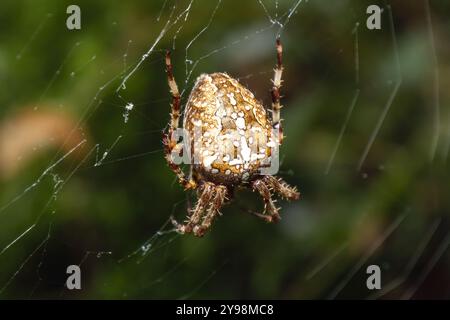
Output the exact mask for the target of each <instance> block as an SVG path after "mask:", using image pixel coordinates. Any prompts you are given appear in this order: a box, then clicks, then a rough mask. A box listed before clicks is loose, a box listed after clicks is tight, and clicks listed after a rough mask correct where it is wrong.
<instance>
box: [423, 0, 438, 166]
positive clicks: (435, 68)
mask: <svg viewBox="0 0 450 320" xmlns="http://www.w3.org/2000/svg"><path fill="white" fill-rule="evenodd" d="M424 6H425V14H426V19H427V29H428V38H429V40H430V47H431V56H432V64H433V65H432V68H433V104H434V116H433V122H434V123H433V127H434V132H433V135H432V140H431V146H430V161H431V162H432V161H433V160H434V157H435V155H436V149H437V147H438V144H439V136H440V127H441V125H440V122H441V111H440V109H441V107H440V94H439V87H440V77H439V64H438V59H437V53H436V44H435V40H434V32H433V24H432V21H431V12H430V3H429V0H425V1H424Z"/></svg>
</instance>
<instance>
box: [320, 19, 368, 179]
mask: <svg viewBox="0 0 450 320" xmlns="http://www.w3.org/2000/svg"><path fill="white" fill-rule="evenodd" d="M358 28H359V22H357V23H356V24H355V27H354V28H353V31H352V33H353V34H354V35H355V44H354V55H355V87H356V89H355V93H354V94H353V99H352V102H351V103H350V107H349V108H348V111H347V114H346V116H345V120H344V123H343V125H342V127H341V131H340V132H339V136H338V139H337V140H336V143H335V145H334V148H333V152H332V153H331V156H330V159H329V160H328V164H327V167H326V169H325V174H326V175H327V174H328V173H329V172H330V169H331V166H332V165H333V162H334V158H335V156H336V153H337V151H338V149H339V145H340V144H341V140H342V137H343V136H344V133H345V130H346V128H347V125H348V123H349V121H350V118H351V116H352V113H353V109H354V108H355V105H356V102H357V101H358V97H359V93H360V91H361V90H360V88H359V40H358Z"/></svg>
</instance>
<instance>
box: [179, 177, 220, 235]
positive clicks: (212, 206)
mask: <svg viewBox="0 0 450 320" xmlns="http://www.w3.org/2000/svg"><path fill="white" fill-rule="evenodd" d="M226 196H227V189H226V187H225V186H221V185H219V186H217V185H215V184H213V183H211V182H205V183H204V184H203V185H202V186H201V187H200V189H199V198H198V200H197V204H196V205H195V207H194V209H193V210H192V212H191V215H190V216H189V217H188V219H187V220H186V222H185V224H180V223H178V222H176V221H175V220H172V222H173V224H174V225H175V227H176V230H177V231H178V232H179V233H181V234H185V233H191V232H192V233H194V235H196V236H198V237H201V236H203V235H204V234H205V233H206V231H207V230H208V229H209V228H210V227H211V224H212V222H213V220H214V218H215V217H216V216H217V214H219V209H220V208H221V207H222V205H223V203H224V202H225V200H226Z"/></svg>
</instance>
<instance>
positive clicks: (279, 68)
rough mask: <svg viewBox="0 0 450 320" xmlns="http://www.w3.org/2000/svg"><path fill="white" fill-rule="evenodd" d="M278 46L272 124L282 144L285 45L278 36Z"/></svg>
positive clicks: (273, 81)
mask: <svg viewBox="0 0 450 320" xmlns="http://www.w3.org/2000/svg"><path fill="white" fill-rule="evenodd" d="M276 48H277V65H276V67H275V69H274V72H275V73H274V76H273V80H272V84H273V87H272V90H271V94H272V126H273V128H274V129H278V133H279V143H280V144H281V143H282V141H283V128H282V126H281V118H280V110H281V108H282V105H281V103H280V98H281V94H280V88H281V83H282V82H283V80H282V79H281V76H282V75H283V69H284V68H283V63H282V57H283V46H282V45H281V41H280V38H277V41H276Z"/></svg>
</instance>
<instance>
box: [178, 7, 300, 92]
mask: <svg viewBox="0 0 450 320" xmlns="http://www.w3.org/2000/svg"><path fill="white" fill-rule="evenodd" d="M301 2H302V0H299V1H297V2H295V4H294V6H293V7H291V8H290V9H288V10H287V11H286V12H285V13H284V14H282V15H281V16H280V17H279V19H278V20H277V21H280V20H282V19H283V18H284V22H283V23H274V21H273V19H269V22H270V24H269V26H267V27H265V28H262V29H259V30H257V31H255V32H254V33H252V34H248V35H245V36H243V37H241V38H239V39H237V40H235V41H233V42H232V43H231V44H229V45H225V46H222V47H219V48H217V49H214V50H212V51H210V52H209V53H207V54H205V55H203V56H201V57H199V58H198V59H196V60H195V61H194V60H192V59H189V58H188V55H187V51H186V54H185V67H186V78H185V81H184V87H183V89H182V90H181V95H182V96H183V95H184V94H185V92H186V90H187V88H188V83H189V81H190V79H191V77H192V74H193V72H194V70H195V69H196V68H197V66H198V64H199V63H200V62H201V61H202V60H204V59H206V58H209V57H210V56H212V55H214V54H217V53H219V52H221V51H223V50H226V49H228V48H230V47H231V46H236V45H237V44H239V43H241V42H242V41H244V40H249V39H250V38H251V37H254V36H256V35H259V34H262V33H264V32H266V31H268V30H270V29H272V28H273V27H274V26H275V25H277V24H278V25H279V26H280V29H279V30H278V33H277V34H278V35H280V33H281V28H284V27H285V26H286V24H287V22H289V20H290V19H291V17H292V15H293V14H294V13H295V12H296V9H297V7H298V5H299V4H300V3H301ZM220 3H221V1H219V2H218V3H217V5H216V7H215V9H214V10H213V12H212V15H211V17H210V20H209V23H208V25H210V23H211V22H212V20H213V18H214V15H215V13H216V10H217V9H218V5H220ZM261 4H262V3H261ZM262 6H263V7H264V5H263V4H262ZM264 8H265V7H264ZM266 11H267V9H266ZM269 16H270V14H269ZM207 28H208V26H207V27H206V29H207ZM205 31H206V30H205V28H203V29H202V30H201V31H200V33H203V32H205ZM200 33H199V34H197V35H196V36H194V38H193V40H191V42H192V41H194V40H195V39H196V38H198V36H199V35H200ZM189 65H192V67H191V68H190V69H189Z"/></svg>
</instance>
